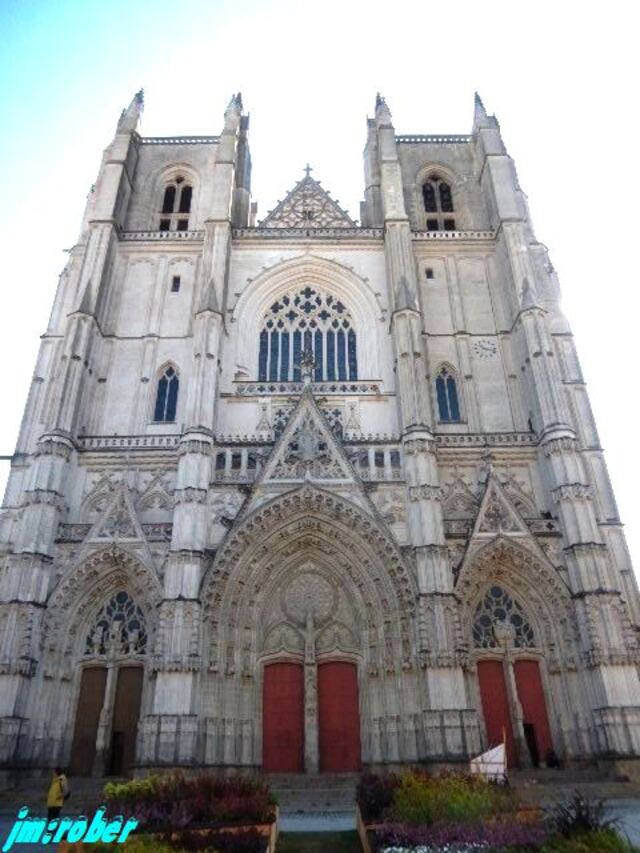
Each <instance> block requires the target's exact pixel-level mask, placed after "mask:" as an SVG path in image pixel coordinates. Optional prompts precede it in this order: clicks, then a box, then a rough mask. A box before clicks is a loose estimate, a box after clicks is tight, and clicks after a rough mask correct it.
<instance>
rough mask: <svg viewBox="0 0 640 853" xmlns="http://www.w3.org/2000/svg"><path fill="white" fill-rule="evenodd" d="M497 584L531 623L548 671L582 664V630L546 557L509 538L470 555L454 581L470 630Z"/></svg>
mask: <svg viewBox="0 0 640 853" xmlns="http://www.w3.org/2000/svg"><path fill="white" fill-rule="evenodd" d="M492 583H496V584H498V585H500V586H502V587H504V589H505V590H507V591H508V592H509V593H510V594H511V595H512V596H513V597H514V598H515V599H517V601H518V602H519V603H520V605H521V606H522V607H524V609H525V610H526V613H527V615H528V616H529V617H530V619H531V622H532V623H533V627H534V631H535V633H536V638H537V647H538V648H540V649H541V650H542V651H543V652H544V653H545V656H546V658H547V665H548V667H549V670H550V671H559V670H560V669H562V668H566V669H575V668H576V667H577V664H578V657H579V647H578V627H577V623H576V618H575V613H574V608H573V603H572V600H571V595H570V593H569V590H568V589H567V587H566V586H565V584H564V583H563V581H562V580H561V579H560V578H559V577H558V574H557V572H556V571H555V569H554V568H553V567H550V566H549V565H548V564H547V562H546V561H545V559H544V558H543V557H541V556H537V555H536V554H534V553H533V552H532V551H530V550H528V549H527V548H526V547H524V546H523V545H521V544H520V543H516V542H514V541H513V540H511V539H509V538H508V537H506V536H497V537H495V538H494V539H492V540H491V541H490V542H488V543H487V544H486V545H484V546H483V547H482V548H480V549H479V550H478V551H476V552H475V553H473V554H472V555H470V556H468V557H467V559H466V560H465V561H464V564H463V567H462V569H461V571H460V574H459V576H458V580H457V583H456V588H455V591H456V596H457V598H458V601H459V606H460V621H461V624H462V625H466V626H468V637H467V638H465V639H466V641H467V642H468V643H469V644H470V645H471V626H472V624H473V617H474V614H475V610H476V607H477V606H478V604H479V602H480V600H481V599H482V597H483V596H484V593H485V591H486V590H487V588H488V587H489V586H490V585H491V584H492Z"/></svg>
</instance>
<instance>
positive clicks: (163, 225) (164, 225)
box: [160, 219, 171, 231]
mask: <svg viewBox="0 0 640 853" xmlns="http://www.w3.org/2000/svg"><path fill="white" fill-rule="evenodd" d="M170 228H171V220H170V219H161V220H160V230H161V231H169V229H170Z"/></svg>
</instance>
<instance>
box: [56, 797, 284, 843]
mask: <svg viewBox="0 0 640 853" xmlns="http://www.w3.org/2000/svg"><path fill="white" fill-rule="evenodd" d="M275 812H276V819H275V820H274V821H273V823H259V824H247V825H246V826H221V827H217V828H218V829H219V831H220V832H228V833H231V834H232V835H233V834H235V833H237V832H246V831H248V830H252V829H253V830H255V831H256V832H257V833H258V834H259V835H262V836H263V837H264V838H266V839H267V853H275V850H276V842H277V840H278V815H279V809H278V806H276V807H275ZM191 831H192V832H195V833H201V834H203V833H205V832H209V831H210V830H208V829H206V828H200V829H194V830H191ZM141 834H142V833H141ZM178 835H179V834H178V833H177V832H176V833H175V834H174V835H173V836H172V837H173V838H177V837H178ZM130 837H131V838H135V836H134V835H132V836H130ZM92 849H93V844H85V843H84V841H75V842H70V841H61V842H60V844H59V845H58V850H59V851H60V853H85V851H86V853H91V850H92ZM113 849H114V851H117V850H119V849H120V850H121V849H122V846H121V845H120V844H117V843H115V842H114V844H113Z"/></svg>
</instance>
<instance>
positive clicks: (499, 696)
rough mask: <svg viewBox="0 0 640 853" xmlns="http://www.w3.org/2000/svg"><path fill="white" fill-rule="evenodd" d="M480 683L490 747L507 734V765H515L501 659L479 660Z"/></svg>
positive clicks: (496, 744) (514, 750)
mask: <svg viewBox="0 0 640 853" xmlns="http://www.w3.org/2000/svg"><path fill="white" fill-rule="evenodd" d="M478 683H479V684H480V698H481V700H482V713H483V715H484V724H485V728H486V730H487V738H488V740H489V747H492V746H498V744H500V743H502V741H503V738H504V735H505V734H506V737H507V766H508V767H513V766H514V765H515V763H516V749H515V743H514V740H513V731H512V729H511V715H510V714H509V697H508V694H507V685H506V684H505V680H504V670H503V668H502V662H501V661H499V660H481V661H478Z"/></svg>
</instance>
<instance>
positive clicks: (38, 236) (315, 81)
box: [0, 0, 640, 564]
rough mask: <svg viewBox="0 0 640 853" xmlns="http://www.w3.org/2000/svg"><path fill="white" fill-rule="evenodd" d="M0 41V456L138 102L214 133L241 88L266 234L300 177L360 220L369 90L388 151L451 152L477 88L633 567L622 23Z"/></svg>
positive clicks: (635, 466) (554, 17)
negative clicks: (593, 433) (123, 126)
mask: <svg viewBox="0 0 640 853" xmlns="http://www.w3.org/2000/svg"><path fill="white" fill-rule="evenodd" d="M389 15H393V16H394V17H393V18H389ZM0 32H2V45H3V47H2V51H1V52H0V96H1V98H2V112H1V113H0V154H1V157H2V163H3V166H4V174H3V181H2V186H3V191H4V203H3V204H2V205H0V251H1V255H0V256H1V257H2V259H3V267H2V279H1V284H0V287H1V290H0V358H1V359H2V364H3V366H4V367H3V382H4V388H5V393H4V395H3V403H4V405H3V417H2V419H1V420H0V454H6V453H11V452H12V450H13V447H14V444H15V439H16V435H17V430H18V426H19V421H20V417H21V414H22V409H23V406H24V401H25V397H26V393H27V389H28V385H29V382H30V378H31V374H32V371H33V366H34V362H35V356H36V352H37V347H38V336H39V335H40V334H41V333H42V332H43V331H44V329H45V326H46V322H47V317H48V313H49V309H50V306H51V302H52V300H53V294H54V291H55V286H56V281H57V275H58V273H59V272H60V270H61V269H62V267H63V265H64V262H65V255H64V254H63V251H62V250H63V249H65V248H69V247H70V246H72V245H73V242H74V240H75V238H76V236H77V231H78V227H79V222H80V217H81V214H82V210H83V207H84V200H85V196H86V193H87V191H88V190H89V187H90V185H91V183H92V182H93V181H94V179H95V176H96V172H97V168H98V165H99V162H100V156H101V153H102V150H103V148H104V147H105V146H106V145H107V143H108V142H109V140H110V137H111V136H112V134H113V131H114V128H115V124H116V121H117V118H118V115H119V113H120V111H121V109H122V107H124V106H126V104H127V103H128V101H129V100H130V99H131V96H132V95H133V93H134V92H135V91H136V90H137V89H139V88H140V87H141V86H143V87H144V88H145V93H146V110H145V114H144V118H143V126H142V132H143V133H144V134H147V135H152V134H158V135H169V134H181V133H194V134H197V133H211V134H215V133H218V132H219V131H220V129H221V126H222V114H223V111H224V108H225V106H226V104H227V102H228V100H229V96H230V95H231V93H232V92H234V91H237V90H238V89H240V90H241V91H242V93H243V96H244V103H245V108H246V109H247V110H249V111H250V113H251V133H250V138H251V149H252V155H253V162H254V180H253V192H254V199H255V200H257V201H258V203H259V215H264V214H265V213H266V211H267V210H268V209H269V208H270V207H272V206H273V204H274V203H275V202H276V201H277V199H279V198H282V196H283V195H284V193H285V192H286V191H287V189H289V188H290V187H291V186H292V185H293V184H294V183H295V181H296V180H297V179H298V178H299V177H300V176H301V173H302V168H303V166H304V164H305V163H306V162H307V161H310V162H311V164H312V165H313V167H314V173H313V174H314V177H317V178H320V179H321V180H322V181H323V184H324V185H325V186H326V187H327V188H329V189H330V190H331V191H332V192H333V194H334V196H336V197H338V198H339V199H340V201H341V203H342V204H343V205H344V206H346V207H348V208H349V210H350V212H351V214H352V215H353V216H354V217H356V218H357V216H358V202H359V200H360V198H361V196H362V191H363V176H362V148H363V146H364V141H365V118H366V115H367V113H369V114H371V112H372V110H373V103H374V98H375V93H376V91H377V90H380V91H381V92H382V93H383V94H384V95H385V96H386V98H387V101H388V103H389V105H390V107H391V110H392V112H393V116H394V122H395V126H396V129H397V131H399V132H403V133H427V132H431V133H465V132H468V131H469V129H470V125H471V119H472V108H473V92H474V90H475V89H478V90H479V91H480V93H481V94H482V97H483V99H484V102H485V104H486V106H487V108H488V109H489V111H491V112H496V114H497V116H498V118H499V120H500V124H501V127H502V131H503V136H504V139H505V142H506V144H507V146H508V148H509V151H510V153H511V154H512V155H513V157H514V158H515V161H516V166H517V168H518V173H519V177H520V181H521V184H522V187H523V189H524V190H525V192H526V193H527V194H528V196H529V202H530V207H531V211H532V214H533V218H534V223H535V226H536V231H537V236H538V238H539V239H540V240H541V241H542V242H544V243H546V244H547V245H548V246H549V249H550V252H551V258H552V260H553V262H554V264H555V266H556V268H557V269H558V272H559V275H560V281H561V284H562V287H563V292H564V305H565V309H566V311H567V314H568V316H569V319H570V321H571V323H572V325H573V328H574V332H575V333H576V338H577V344H578V351H579V354H580V357H581V361H582V364H583V369H584V372H585V375H586V378H587V380H588V382H589V390H590V394H591V400H592V404H593V408H594V411H595V415H596V420H597V423H598V427H599V429H600V433H601V440H602V444H603V446H604V447H605V449H606V451H607V460H608V463H609V467H610V471H611V474H612V478H613V481H614V488H615V489H616V493H617V497H618V501H619V504H620V510H621V514H622V517H623V520H625V521H626V522H627V532H628V536H629V540H630V543H631V546H632V551H633V553H634V554H635V557H636V564H639V563H640V519H638V518H637V517H636V516H637V512H636V505H635V504H636V500H637V499H636V486H635V484H636V482H638V480H639V478H640V462H639V458H640V454H638V453H637V452H636V451H635V441H634V439H635V429H634V427H633V422H634V419H635V418H636V417H637V415H638V406H637V403H636V397H635V386H636V385H637V382H634V379H635V376H634V372H633V371H634V366H635V362H636V361H637V360H638V355H637V349H636V340H637V339H638V337H639V336H638V332H637V330H636V315H637V310H636V309H637V307H638V298H637V289H638V275H637V270H636V264H635V261H636V258H635V245H636V243H637V236H636V230H637V228H636V220H637V217H638V213H637V210H638V206H637V199H638V198H639V197H640V192H639V190H640V186H639V180H638V168H637V165H636V162H635V160H636V157H637V148H638V134H637V130H638V119H637V111H638V106H637V100H638V98H637V83H638V79H639V75H638V70H639V69H638V62H637V47H636V43H635V34H636V32H637V24H636V22H635V20H634V4H631V3H628V2H623V0H613V2H608V3H607V4H606V6H605V5H603V4H601V3H594V2H587V3H580V4H577V3H575V4H574V3H565V4H561V3H558V2H557V0H555V2H548V0H540V2H535V3H533V2H531V3H529V2H515V0H504V2H503V1H502V0H501V2H485V3H478V2H469V0H456V2H450V3H443V2H441V0H440V2H425V0H418V1H417V2H408V1H407V0H396V2H394V3H389V2H384V3H383V2H360V1H359V0H356V1H355V2H348V0H342V2H338V0H327V2H323V3H309V2H307V3H300V2H297V3H296V2H289V0H263V2H249V0H245V2H238V0H235V2H233V3H231V2H215V1H214V2H205V1H204V0H189V2H182V3H180V2H176V0H172V2H168V0H153V2H147V0H138V2H133V0H129V2H122V0H110V2H102V1H101V2H97V0H84V2H81V0H21V2H19V1H18V0H0ZM636 422H637V421H636ZM6 469H7V464H6V463H0V487H1V486H2V483H3V481H4V474H5V473H6Z"/></svg>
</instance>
